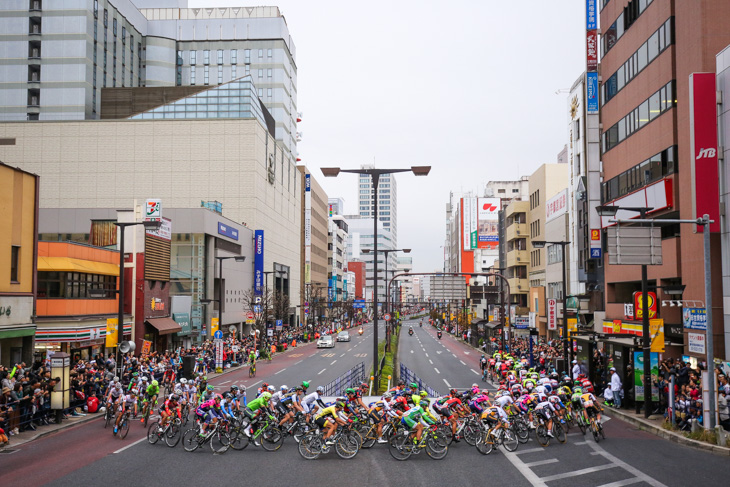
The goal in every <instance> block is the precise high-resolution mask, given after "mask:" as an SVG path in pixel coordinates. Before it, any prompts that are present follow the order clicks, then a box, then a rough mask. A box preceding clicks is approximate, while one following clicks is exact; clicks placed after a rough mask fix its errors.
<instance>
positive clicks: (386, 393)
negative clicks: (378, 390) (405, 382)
mask: <svg viewBox="0 0 730 487" xmlns="http://www.w3.org/2000/svg"><path fill="white" fill-rule="evenodd" d="M391 397H393V394H391V393H390V392H388V391H385V392H384V393H383V399H390V398H391Z"/></svg>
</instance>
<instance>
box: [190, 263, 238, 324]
mask: <svg viewBox="0 0 730 487" xmlns="http://www.w3.org/2000/svg"><path fill="white" fill-rule="evenodd" d="M216 259H218V300H217V301H218V329H219V330H220V328H221V327H222V326H223V261H224V260H228V259H235V260H236V262H243V261H245V260H246V256H245V255H232V256H230V257H218V256H216ZM213 301H216V300H215V299H201V300H200V302H201V303H203V304H208V303H212V302H213ZM212 331H213V327H212V326H211V327H210V328H209V330H208V335H209V336H212V335H213V333H212Z"/></svg>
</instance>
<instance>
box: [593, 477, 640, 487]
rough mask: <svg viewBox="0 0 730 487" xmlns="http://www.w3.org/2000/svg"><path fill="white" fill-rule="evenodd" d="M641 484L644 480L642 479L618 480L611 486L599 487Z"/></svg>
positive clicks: (607, 485)
mask: <svg viewBox="0 0 730 487" xmlns="http://www.w3.org/2000/svg"><path fill="white" fill-rule="evenodd" d="M639 482H642V480H641V479H640V478H637V477H634V478H631V479H626V480H618V481H616V482H611V483H610V484H603V485H599V486H598V487H624V486H625V485H631V484H637V483H639Z"/></svg>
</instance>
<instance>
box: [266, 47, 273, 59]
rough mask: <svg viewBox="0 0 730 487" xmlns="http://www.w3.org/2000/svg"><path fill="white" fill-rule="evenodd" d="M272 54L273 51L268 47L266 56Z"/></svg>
mask: <svg viewBox="0 0 730 487" xmlns="http://www.w3.org/2000/svg"><path fill="white" fill-rule="evenodd" d="M272 54H273V52H272V51H271V49H268V50H267V52H266V56H267V57H271V55H272Z"/></svg>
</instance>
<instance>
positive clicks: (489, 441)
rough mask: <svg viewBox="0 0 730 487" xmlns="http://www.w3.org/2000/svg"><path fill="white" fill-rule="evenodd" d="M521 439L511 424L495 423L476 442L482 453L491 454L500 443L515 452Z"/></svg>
mask: <svg viewBox="0 0 730 487" xmlns="http://www.w3.org/2000/svg"><path fill="white" fill-rule="evenodd" d="M519 444H520V443H519V440H518V439H517V435H516V434H515V432H514V430H513V429H512V428H511V425H502V426H501V427H500V426H499V425H495V426H494V427H491V428H489V429H488V430H487V432H486V433H485V434H484V435H482V436H480V437H479V439H478V440H477V443H476V445H475V446H476V449H477V451H478V452H479V453H481V454H482V455H489V454H490V453H492V451H493V450H494V449H495V448H498V447H499V446H500V445H502V446H504V449H505V450H507V451H509V452H513V451H515V450H517V447H518V446H519Z"/></svg>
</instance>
